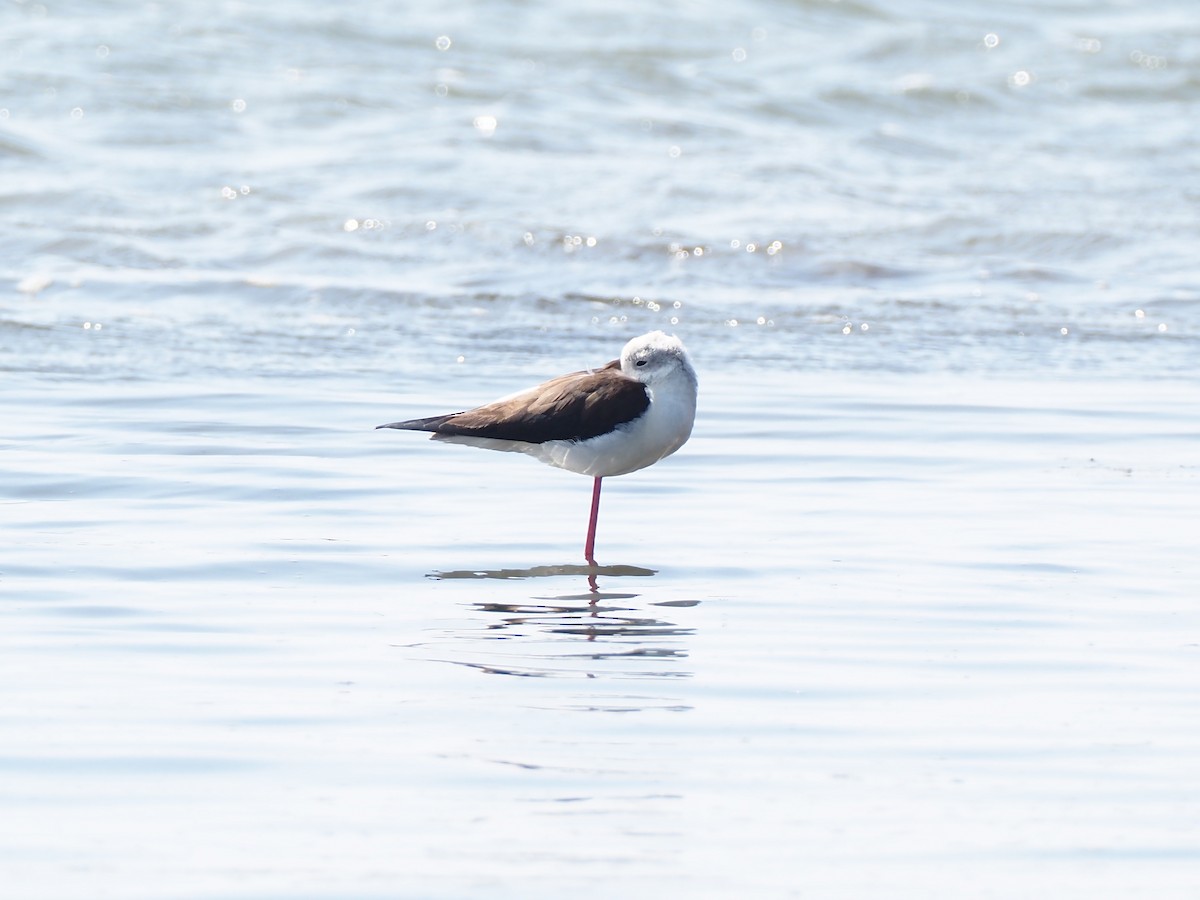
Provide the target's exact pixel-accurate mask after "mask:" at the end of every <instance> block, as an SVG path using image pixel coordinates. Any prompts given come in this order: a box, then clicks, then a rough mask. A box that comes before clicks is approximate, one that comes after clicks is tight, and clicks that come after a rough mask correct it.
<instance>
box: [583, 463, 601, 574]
mask: <svg viewBox="0 0 1200 900" xmlns="http://www.w3.org/2000/svg"><path fill="white" fill-rule="evenodd" d="M599 515H600V479H599V478H597V479H596V482H595V484H593V485H592V517H591V519H590V520H589V521H588V533H587V543H586V544H584V545H583V558H584V559H586V560H587V562H588V565H589V566H594V565H596V555H595V554H596V518H597V516H599Z"/></svg>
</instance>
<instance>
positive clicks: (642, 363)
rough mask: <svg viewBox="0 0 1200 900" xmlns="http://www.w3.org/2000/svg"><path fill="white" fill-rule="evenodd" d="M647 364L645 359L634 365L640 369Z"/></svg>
mask: <svg viewBox="0 0 1200 900" xmlns="http://www.w3.org/2000/svg"><path fill="white" fill-rule="evenodd" d="M645 364H646V361H645V360H644V359H639V360H638V361H637V362H636V363H634V365H635V366H638V367H639V368H640V367H641V366H644V365H645Z"/></svg>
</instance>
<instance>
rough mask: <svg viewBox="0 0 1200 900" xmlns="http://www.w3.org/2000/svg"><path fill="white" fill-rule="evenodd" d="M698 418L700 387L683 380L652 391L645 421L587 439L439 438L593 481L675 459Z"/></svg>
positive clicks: (640, 419) (637, 421)
mask: <svg viewBox="0 0 1200 900" xmlns="http://www.w3.org/2000/svg"><path fill="white" fill-rule="evenodd" d="M680 382H682V383H680ZM695 416H696V388H695V385H694V384H688V383H687V382H686V381H683V380H680V381H677V382H674V383H672V384H671V385H666V386H663V387H662V388H660V389H658V390H651V397H650V407H649V409H647V410H646V412H645V413H644V414H643V415H642V416H641V418H639V419H636V420H635V421H633V422H630V423H629V424H628V425H623V426H619V427H618V428H617V430H616V431H612V432H610V433H608V434H603V435H600V436H599V437H594V438H589V439H588V440H585V441H546V442H545V443H542V444H529V443H526V442H524V441H502V440H497V439H495V438H477V437H465V436H462V435H448V434H447V435H442V434H439V435H435V436H434V439H435V440H440V441H448V442H450V443H455V444H469V445H470V446H472V447H485V448H487V449H489V450H505V451H508V452H512V453H527V454H529V455H530V456H532V457H534V458H535V459H539V460H541V461H542V462H544V463H546V464H548V465H551V466H557V467H558V468H560V469H566V470H568V471H570V472H578V473H579V474H580V475H590V476H592V477H593V478H609V477H611V476H614V475H626V474H628V473H629V472H636V471H637V470H638V469H644V468H646V466H649V465H653V464H654V463H656V462H658V461H659V460H660V459H662V458H663V457H665V456H670V455H671V454H672V453H674V452H675V451H676V450H678V449H679V448H680V447H682V446H683V445H684V443H686V442H687V439H688V437H689V436H690V435H691V433H692V421H693V420H694V419H695Z"/></svg>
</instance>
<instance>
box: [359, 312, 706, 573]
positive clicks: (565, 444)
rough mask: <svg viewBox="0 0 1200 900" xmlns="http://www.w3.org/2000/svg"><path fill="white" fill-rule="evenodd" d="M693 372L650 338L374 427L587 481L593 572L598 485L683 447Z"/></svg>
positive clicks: (674, 345) (665, 344)
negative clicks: (498, 392) (472, 403)
mask: <svg viewBox="0 0 1200 900" xmlns="http://www.w3.org/2000/svg"><path fill="white" fill-rule="evenodd" d="M696 385H697V381H696V370H695V369H694V368H692V361H691V359H689V358H688V354H687V350H685V349H684V347H683V343H682V342H681V341H680V340H679V338H677V337H674V336H672V335H667V334H663V332H661V331H652V332H650V333H649V334H643V335H642V336H641V337H636V338H634V339H633V340H631V341H630V342H629V343H628V344H626V345H625V347H624V349H622V350H621V358H620V359H614V360H613V361H612V362H610V363H608V364H607V365H605V366H602V367H600V368H599V369H587V370H585V371H583V372H572V373H571V374H569V375H560V376H559V377H558V378H552V379H551V380H550V381H547V382H545V383H543V384H539V385H538V386H537V387H535V388H530V389H528V390H524V391H519V392H517V393H515V394H510V395H509V396H507V397H502V398H501V399H499V400H497V401H495V402H494V403H489V404H487V405H486V406H480V407H477V408H475V409H470V410H467V411H465V412H458V413H450V414H449V415H444V416H431V417H430V418H427V419H411V420H409V421H407V422H391V423H390V424H387V425H380V426H379V427H380V428H399V429H402V430H405V431H431V432H433V440H435V441H450V442H451V443H455V444H470V445H471V446H474V447H485V448H487V449H489V450H506V451H510V452H515V453H527V454H529V455H530V456H532V457H535V458H536V459H539V460H541V461H542V462H544V463H547V464H548V465H551V466H557V467H558V468H560V469H567V470H568V471H571V472H578V473H579V474H581V475H590V476H592V478H593V479H594V482H593V484H592V510H591V517H590V519H589V520H588V532H587V541H586V543H585V544H584V551H583V552H584V558H585V559H586V560H587V562H588V564H589V565H591V566H595V565H596V560H595V548H596V519H597V516H598V515H599V512H600V482H601V479H603V478H609V477H611V476H614V475H625V474H628V473H629V472H636V471H637V470H638V469H644V468H646V466H649V465H653V464H654V463H656V462H658V461H659V460H660V459H662V458H663V457H665V456H670V455H671V454H672V453H674V452H675V451H676V450H678V449H679V448H680V447H682V446H683V444H684V443H685V442H686V441H687V439H688V436H689V435H690V434H691V433H692V422H693V420H694V419H695V417H696Z"/></svg>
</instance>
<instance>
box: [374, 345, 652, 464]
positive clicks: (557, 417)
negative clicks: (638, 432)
mask: <svg viewBox="0 0 1200 900" xmlns="http://www.w3.org/2000/svg"><path fill="white" fill-rule="evenodd" d="M649 406H650V395H649V394H648V393H647V391H646V386H645V385H644V384H642V383H641V382H640V381H638V380H637V379H635V378H630V377H628V376H627V375H624V374H622V373H621V364H620V362H619V361H616V360H614V361H613V362H611V363H609V364H608V365H606V366H604V368H602V369H596V370H594V371H588V372H572V373H571V374H570V375H561V376H559V377H558V378H554V379H551V380H550V381H547V382H545V383H544V384H540V385H538V386H537V387H535V388H531V389H530V390H528V391H524V392H522V393H520V394H517V395H515V396H512V397H509V398H507V399H505V400H498V401H496V402H495V403H489V404H488V405H486V406H480V407H478V408H477V409H471V410H467V411H466V412H461V413H454V414H452V415H448V416H434V417H432V418H429V419H414V420H412V421H410V422H396V423H393V424H392V425H389V426H383V427H389V428H405V429H409V430H416V431H432V432H434V433H435V434H446V435H463V436H467V437H481V438H495V439H498V440H505V441H524V442H526V443H530V444H542V443H545V442H546V441H581V440H587V439H588V438H592V437H596V436H598V435H601V434H606V433H607V432H610V431H612V430H613V429H615V428H616V427H617V426H619V425H623V424H625V423H627V422H632V421H633V420H634V419H636V418H638V417H639V416H640V415H642V413H644V412H645V411H646V410H647V409H648V408H649Z"/></svg>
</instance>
